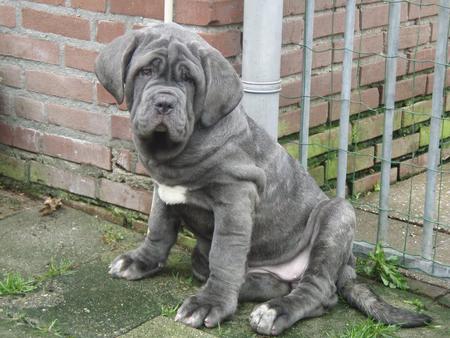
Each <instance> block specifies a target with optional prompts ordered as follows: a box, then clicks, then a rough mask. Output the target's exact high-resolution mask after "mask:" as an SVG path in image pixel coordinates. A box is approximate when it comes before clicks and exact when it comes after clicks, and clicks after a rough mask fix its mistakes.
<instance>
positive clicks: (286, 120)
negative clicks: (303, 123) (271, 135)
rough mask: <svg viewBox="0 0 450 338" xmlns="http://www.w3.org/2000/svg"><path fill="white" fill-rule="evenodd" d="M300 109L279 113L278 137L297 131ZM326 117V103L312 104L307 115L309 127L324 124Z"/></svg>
mask: <svg viewBox="0 0 450 338" xmlns="http://www.w3.org/2000/svg"><path fill="white" fill-rule="evenodd" d="M300 115H301V113H300V109H295V110H290V111H287V112H283V113H281V114H280V117H279V119H278V137H282V136H286V135H290V134H293V133H296V132H298V131H299V128H300ZM327 117H328V103H327V102H321V103H319V104H312V105H311V110H310V116H309V127H310V128H312V127H316V126H319V125H321V124H324V123H325V122H326V121H327Z"/></svg>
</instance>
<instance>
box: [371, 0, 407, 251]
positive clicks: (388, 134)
mask: <svg viewBox="0 0 450 338" xmlns="http://www.w3.org/2000/svg"><path fill="white" fill-rule="evenodd" d="M401 1H402V0H392V1H391V2H390V3H389V28H388V46H387V56H386V70H385V76H386V81H385V86H384V102H385V112H384V133H383V155H382V159H381V190H380V205H379V210H380V214H379V217H378V233H377V241H378V242H380V241H381V242H386V238H387V233H388V226H389V224H388V213H389V210H388V208H389V188H390V187H389V185H390V171H391V156H392V134H393V124H394V109H395V82H396V81H395V80H396V77H397V76H396V74H397V53H398V39H399V27H400V10H401Z"/></svg>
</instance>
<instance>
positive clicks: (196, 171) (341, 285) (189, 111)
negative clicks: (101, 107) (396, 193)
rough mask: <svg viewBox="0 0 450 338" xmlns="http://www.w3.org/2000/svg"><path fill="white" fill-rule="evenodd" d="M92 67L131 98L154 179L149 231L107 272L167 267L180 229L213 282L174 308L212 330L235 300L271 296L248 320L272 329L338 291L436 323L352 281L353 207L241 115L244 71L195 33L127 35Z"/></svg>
mask: <svg viewBox="0 0 450 338" xmlns="http://www.w3.org/2000/svg"><path fill="white" fill-rule="evenodd" d="M96 74H97V77H98V78H99V80H100V82H101V83H102V84H103V86H104V87H105V88H106V89H107V90H108V91H109V92H110V93H111V94H112V95H113V96H114V97H115V98H116V100H117V102H119V103H121V102H123V100H124V98H126V102H127V104H128V107H129V110H130V113H131V123H132V129H133V133H134V136H133V139H134V142H135V145H136V148H137V150H138V152H139V157H140V160H141V161H142V163H143V164H144V165H145V166H146V167H147V169H148V170H149V172H150V173H151V176H152V178H153V180H154V182H155V186H156V187H155V192H154V194H153V204H152V209H151V213H150V218H149V223H148V227H149V232H148V235H147V237H146V238H145V241H144V243H143V244H142V245H141V246H140V247H138V248H137V249H135V250H133V251H130V252H128V253H125V254H123V255H120V256H119V257H117V258H116V259H115V260H114V261H113V262H112V263H111V266H110V271H109V272H110V274H111V275H112V276H114V277H120V278H126V279H129V280H135V279H141V278H144V277H148V276H151V275H153V274H155V273H157V272H158V271H160V270H161V269H162V268H163V267H164V263H165V262H166V259H167V256H168V254H169V250H170V248H171V247H172V245H173V244H174V243H175V240H176V238H177V233H178V231H179V229H180V226H181V225H182V224H183V225H184V226H186V227H187V228H188V229H190V230H191V231H192V232H193V233H194V234H195V236H196V238H197V245H196V247H195V250H194V252H193V255H192V265H193V273H194V275H195V276H196V277H197V278H199V279H200V280H202V281H205V282H206V283H205V285H204V286H203V287H202V288H201V290H200V291H199V292H198V293H197V294H196V295H194V296H191V297H189V298H188V299H186V300H185V302H184V303H183V305H182V306H181V307H180V308H179V310H178V313H177V316H176V318H175V319H176V320H177V321H180V322H183V323H185V324H187V325H190V326H193V327H199V326H201V325H205V326H207V327H212V326H215V325H217V324H218V323H220V322H221V321H223V320H224V319H226V318H228V317H230V316H231V315H232V314H233V313H234V312H235V310H236V307H237V303H238V300H239V301H265V303H263V304H262V305H259V306H257V307H256V308H255V310H254V311H253V312H252V314H251V316H250V324H251V326H252V328H253V329H254V330H255V331H257V332H259V333H261V334H268V335H277V334H279V333H281V332H282V331H283V330H285V329H286V328H288V327H290V326H291V325H293V324H294V323H295V322H297V321H298V320H300V319H302V318H307V317H313V316H318V315H320V314H322V313H324V312H325V311H327V310H328V309H330V308H331V307H332V306H333V305H335V304H336V302H337V294H340V295H341V296H342V297H343V298H344V299H346V300H347V301H348V302H349V303H350V304H351V305H353V306H355V307H357V308H358V309H359V310H361V311H362V312H364V313H366V314H367V315H369V316H371V317H373V318H375V319H377V320H379V321H381V322H383V323H389V324H399V325H402V326H404V327H414V326H420V325H423V324H424V323H426V322H429V321H430V318H429V317H427V316H425V315H422V314H417V313H413V312H410V311H407V310H402V309H398V308H394V307H393V306H391V305H389V304H387V303H385V302H383V301H382V300H380V299H379V298H378V297H377V296H376V295H374V294H373V293H372V292H371V291H370V289H369V288H368V287H367V286H365V285H364V284H358V283H356V282H355V277H356V276H355V269H354V266H355V259H354V256H353V255H352V251H351V249H352V240H353V233H354V228H355V222H356V221H355V213H354V210H353V208H352V206H351V205H350V204H349V203H348V202H346V201H345V200H344V199H339V198H334V199H329V198H328V197H327V196H326V195H325V194H324V193H323V192H322V191H321V190H320V188H319V187H318V186H317V185H316V183H315V182H314V180H313V178H312V177H311V176H310V175H309V174H308V173H307V172H306V171H305V170H304V169H303V168H302V167H301V166H300V165H299V164H298V163H297V161H296V160H294V159H293V158H291V157H290V156H289V155H288V154H287V153H286V151H284V150H283V148H282V147H281V146H280V145H279V144H277V143H276V142H274V141H273V140H272V139H271V138H270V137H269V136H268V134H266V132H265V131H264V130H262V129H261V128H260V127H258V126H257V125H256V123H255V122H254V121H253V120H252V119H251V118H249V117H248V116H247V115H246V114H245V112H244V110H243V107H242V86H241V82H240V80H239V77H238V75H237V74H236V72H235V71H234V69H233V67H232V66H231V65H230V64H229V63H228V62H227V60H226V59H225V58H224V57H223V56H222V55H221V54H220V53H219V52H218V51H217V50H215V49H214V48H212V47H211V46H209V45H208V44H207V43H206V42H205V41H204V40H203V39H201V38H200V37H199V36H198V35H197V34H194V33H192V32H189V31H188V30H186V29H183V28H182V27H181V26H178V25H175V24H160V25H156V26H153V27H150V28H146V29H144V30H140V31H134V32H131V33H128V34H126V35H124V36H122V37H119V38H117V39H116V40H114V41H113V42H112V43H110V44H109V45H107V46H106V47H105V48H104V49H103V51H102V52H101V54H100V56H99V57H98V59H97V63H96Z"/></svg>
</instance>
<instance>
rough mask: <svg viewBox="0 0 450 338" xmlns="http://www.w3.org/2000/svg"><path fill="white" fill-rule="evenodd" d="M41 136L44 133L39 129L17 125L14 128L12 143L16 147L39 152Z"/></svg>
mask: <svg viewBox="0 0 450 338" xmlns="http://www.w3.org/2000/svg"><path fill="white" fill-rule="evenodd" d="M41 136H42V134H41V133H40V132H39V131H37V130H34V129H30V128H22V127H19V126H17V127H15V128H14V138H13V143H12V145H13V146H14V147H16V148H20V149H24V150H28V151H31V152H33V153H38V152H39V143H40V139H41Z"/></svg>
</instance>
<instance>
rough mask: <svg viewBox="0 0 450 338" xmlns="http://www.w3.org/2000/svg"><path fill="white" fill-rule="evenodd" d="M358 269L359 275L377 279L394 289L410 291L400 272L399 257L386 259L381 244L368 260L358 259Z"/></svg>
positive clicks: (370, 254)
mask: <svg viewBox="0 0 450 338" xmlns="http://www.w3.org/2000/svg"><path fill="white" fill-rule="evenodd" d="M356 269H357V272H358V273H359V274H361V275H363V276H366V277H369V278H374V279H377V280H379V281H381V282H382V283H383V284H384V285H385V286H388V287H390V288H392V289H401V290H407V289H408V283H407V282H406V279H405V277H404V276H403V275H402V274H401V273H400V271H399V270H398V257H396V256H391V257H389V258H386V256H385V254H384V250H383V247H382V246H381V244H380V243H377V245H376V246H375V250H374V252H370V253H369V255H368V257H367V258H366V259H361V258H360V259H358V261H357V266H356Z"/></svg>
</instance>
